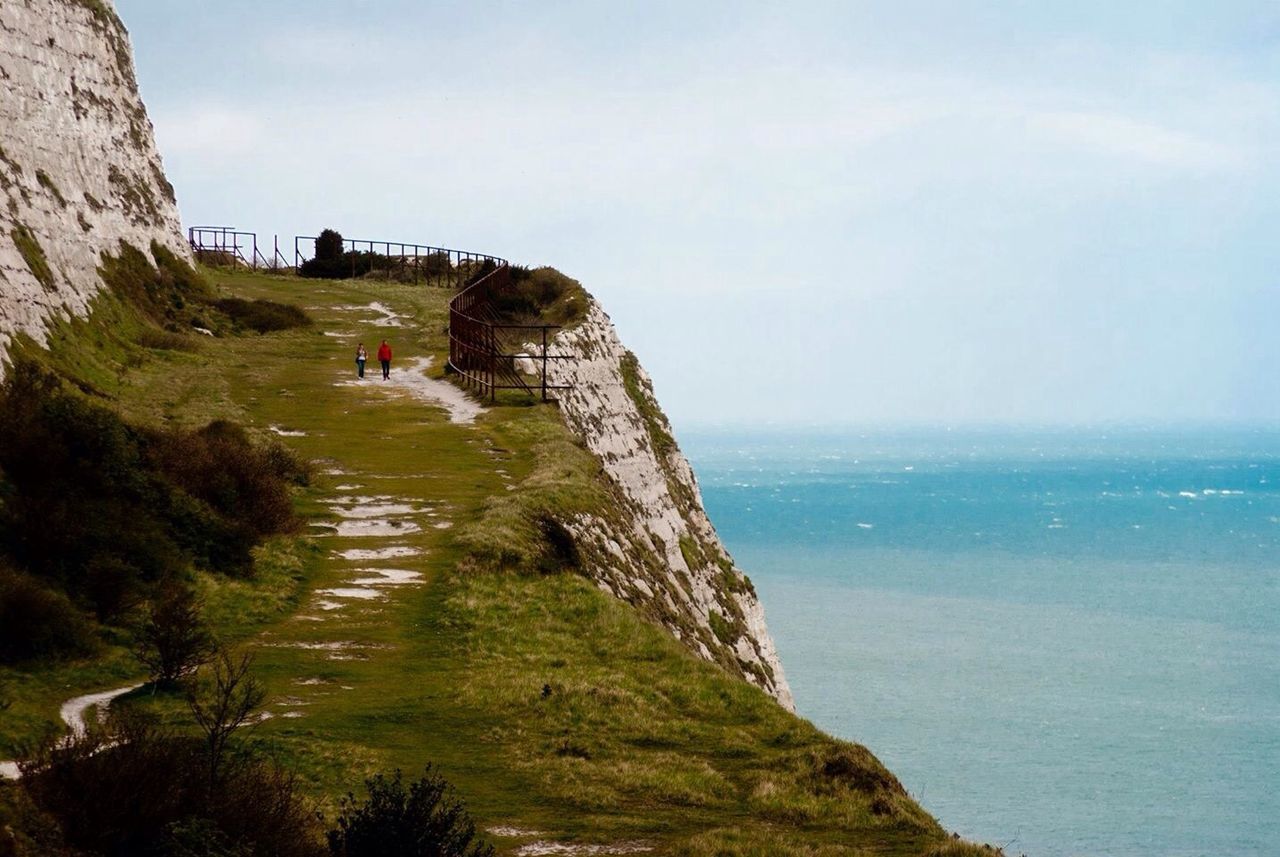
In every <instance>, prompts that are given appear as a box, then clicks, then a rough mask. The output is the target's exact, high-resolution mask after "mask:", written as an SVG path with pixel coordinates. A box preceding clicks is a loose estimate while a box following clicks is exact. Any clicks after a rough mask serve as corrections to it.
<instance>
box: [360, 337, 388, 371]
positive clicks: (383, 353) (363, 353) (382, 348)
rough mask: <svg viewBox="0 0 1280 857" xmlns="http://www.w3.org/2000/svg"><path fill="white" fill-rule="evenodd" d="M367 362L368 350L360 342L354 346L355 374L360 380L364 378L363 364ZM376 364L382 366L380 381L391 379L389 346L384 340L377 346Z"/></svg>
mask: <svg viewBox="0 0 1280 857" xmlns="http://www.w3.org/2000/svg"><path fill="white" fill-rule="evenodd" d="M368 360H369V350H368V349H367V348H365V347H364V343H363V342H361V343H360V344H359V345H357V346H356V372H357V374H358V375H359V376H360V377H361V378H363V377H364V364H365V363H366V362H368ZM378 362H379V363H381V364H382V380H384V381H385V380H387V379H388V378H390V377H391V346H390V345H388V344H387V341H386V340H385V339H384V340H382V344H381V345H379V346H378Z"/></svg>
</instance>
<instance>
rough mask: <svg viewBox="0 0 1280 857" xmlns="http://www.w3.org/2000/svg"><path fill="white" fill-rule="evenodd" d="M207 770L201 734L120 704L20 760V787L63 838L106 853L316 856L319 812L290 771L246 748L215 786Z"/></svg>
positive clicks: (110, 856)
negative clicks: (92, 728)
mask: <svg viewBox="0 0 1280 857" xmlns="http://www.w3.org/2000/svg"><path fill="white" fill-rule="evenodd" d="M208 767H209V766H208V759H207V756H206V751H205V747H204V744H203V743H202V742H201V741H199V740H198V739H194V738H188V737H183V736H181V735H178V734H177V733H175V732H173V731H171V730H169V729H166V728H164V727H162V726H160V725H158V724H157V723H156V722H155V721H154V720H152V719H150V718H147V717H145V716H143V715H140V714H137V713H130V712H128V711H127V710H126V711H125V712H123V713H121V712H116V713H115V714H114V715H113V718H112V723H111V724H110V725H109V726H108V728H107V729H105V730H103V731H101V732H98V733H95V734H90V735H86V736H84V737H82V738H79V739H76V740H74V741H72V742H70V743H69V744H65V743H59V744H51V745H47V746H46V747H44V748H43V749H42V750H41V751H40V752H38V753H37V754H36V756H35V757H34V758H33V759H31V760H29V761H27V762H25V763H24V764H23V766H22V769H23V770H22V773H23V777H22V779H21V780H20V787H21V788H22V789H23V790H24V791H25V792H26V794H27V796H28V797H29V798H30V800H31V802H32V803H33V804H34V805H35V806H36V807H37V808H38V809H39V810H40V811H42V812H43V813H46V814H47V815H48V816H51V817H52V818H53V819H54V820H55V821H56V822H57V824H58V825H59V826H60V827H61V830H62V834H63V836H64V838H65V843H66V845H69V846H71V847H72V848H76V849H82V850H83V851H87V852H90V853H94V854H99V855H104V857H117V855H119V857H124V855H139V854H153V855H204V856H205V857H214V855H219V857H230V855H236V857H239V855H247V854H271V855H277V857H318V855H319V854H320V853H322V848H321V846H320V842H319V836H318V830H317V829H316V827H317V825H316V816H315V815H314V813H313V811H312V809H311V807H310V806H309V805H308V804H307V802H306V801H305V800H304V799H303V798H302V797H301V796H300V795H299V794H298V792H297V789H296V787H295V783H294V779H293V777H292V776H290V775H289V774H288V773H287V772H284V771H282V770H281V769H280V768H279V767H278V766H276V765H274V764H271V763H270V762H267V761H265V760H263V759H261V758H258V757H256V756H254V755H252V754H249V753H244V754H242V755H240V756H239V757H238V758H237V759H236V760H235V764H229V765H226V766H224V767H223V768H222V770H221V771H220V775H219V778H218V780H217V781H216V782H214V783H210V781H209V779H208ZM204 843H208V844H209V845H210V846H213V847H205V844H204ZM53 853H58V852H57V851H54V852H53Z"/></svg>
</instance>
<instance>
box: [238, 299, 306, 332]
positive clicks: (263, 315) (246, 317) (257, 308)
mask: <svg viewBox="0 0 1280 857" xmlns="http://www.w3.org/2000/svg"><path fill="white" fill-rule="evenodd" d="M214 306H216V307H217V308H218V309H219V310H221V311H222V313H223V315H225V316H226V317H227V318H229V319H231V321H232V323H233V324H234V325H235V326H236V327H237V328H239V329H245V328H247V329H249V330H256V331H257V332H258V333H271V332H272V331H275V330H288V329H289V328H291V327H306V326H307V325H309V324H311V319H310V317H309V316H308V315H307V314H306V313H305V312H303V310H302V308H301V307H298V306H295V305H294V304H284V303H278V302H276V301H268V300H261V299H259V300H253V301H247V300H244V299H243V298H221V299H220V300H218V301H216V302H215V303H214Z"/></svg>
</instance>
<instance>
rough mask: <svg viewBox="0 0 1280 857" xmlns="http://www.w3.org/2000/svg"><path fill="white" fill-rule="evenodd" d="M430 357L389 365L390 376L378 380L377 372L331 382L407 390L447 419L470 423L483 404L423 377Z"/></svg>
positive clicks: (343, 384) (453, 388) (482, 408)
mask: <svg viewBox="0 0 1280 857" xmlns="http://www.w3.org/2000/svg"><path fill="white" fill-rule="evenodd" d="M433 362H434V361H433V359H432V358H430V357H416V358H414V359H412V360H409V361H408V362H407V365H396V364H394V363H393V364H392V369H391V378H390V379H389V380H386V381H384V380H382V376H381V374H380V373H378V374H376V375H374V374H370V375H367V376H365V378H364V379H360V378H347V379H344V380H342V381H336V382H334V386H337V387H366V386H367V387H370V388H374V389H379V390H392V391H396V390H398V391H400V392H403V393H408V394H409V395H410V396H413V397H414V398H415V399H420V400H422V401H424V402H429V403H431V404H433V405H439V406H440V407H442V408H444V409H445V410H446V411H448V413H449V422H452V423H458V424H461V425H470V424H471V423H473V422H475V421H476V417H478V416H480V414H482V413H484V407H483V406H482V405H481V404H480V403H479V402H477V401H476V400H475V399H473V398H471V397H470V396H468V395H467V394H466V393H465V392H463V390H462V388H461V387H457V386H455V385H453V384H450V383H449V382H448V381H441V380H439V379H438V378H429V377H427V370H428V369H430V368H431V364H432V363H433Z"/></svg>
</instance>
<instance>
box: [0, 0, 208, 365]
mask: <svg viewBox="0 0 1280 857" xmlns="http://www.w3.org/2000/svg"><path fill="white" fill-rule="evenodd" d="M121 241H125V242H128V243H129V244H131V245H133V246H134V247H137V248H138V249H140V250H142V251H144V252H146V251H147V250H148V248H149V247H150V246H151V243H152V241H156V242H159V243H160V244H162V245H164V246H165V247H168V248H169V249H170V250H172V251H174V252H175V253H178V254H179V255H181V256H182V257H183V258H187V257H188V251H187V246H186V242H185V241H184V240H183V239H182V230H181V225H180V221H179V218H178V208H177V205H176V203H175V201H174V195H173V187H172V186H171V185H170V184H169V182H168V180H166V179H165V175H164V169H163V167H162V165H161V163H160V154H159V152H158V151H157V150H156V144H155V139H154V136H153V134H152V127H151V121H150V120H149V119H148V118H147V112H146V108H145V107H144V106H143V104H142V100H141V98H140V97H139V95H138V88H137V81H136V79H135V76H134V67H133V54H132V50H131V49H130V46H129V38H128V34H127V33H126V32H125V29H124V27H123V26H122V25H121V23H120V19H119V18H118V17H117V16H116V13H115V10H114V9H113V8H112V6H111V4H110V2H109V0H0V298H2V299H0V349H3V348H4V347H5V346H6V345H7V344H8V342H9V340H10V339H11V338H12V337H13V336H14V335H15V334H17V333H27V334H29V335H31V336H32V337H33V338H35V340H36V341H37V342H42V343H43V342H44V340H45V334H46V330H47V326H48V324H49V322H50V321H51V320H52V319H53V318H54V317H56V316H57V315H59V314H67V313H69V314H75V315H79V316H83V315H85V314H86V313H87V311H88V309H89V305H90V302H91V301H92V299H93V297H94V296H95V295H96V294H97V293H98V292H99V290H101V288H102V283H101V281H100V279H99V277H98V271H97V268H98V265H99V264H100V254H101V253H102V252H103V251H106V252H108V253H112V254H116V253H118V252H119V251H120V242H121Z"/></svg>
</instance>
